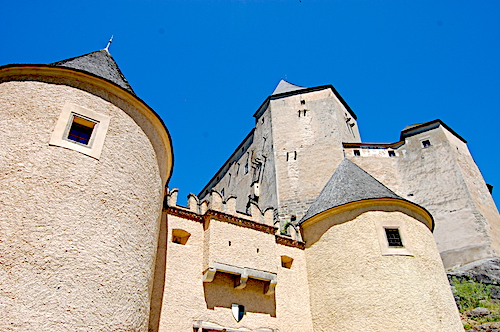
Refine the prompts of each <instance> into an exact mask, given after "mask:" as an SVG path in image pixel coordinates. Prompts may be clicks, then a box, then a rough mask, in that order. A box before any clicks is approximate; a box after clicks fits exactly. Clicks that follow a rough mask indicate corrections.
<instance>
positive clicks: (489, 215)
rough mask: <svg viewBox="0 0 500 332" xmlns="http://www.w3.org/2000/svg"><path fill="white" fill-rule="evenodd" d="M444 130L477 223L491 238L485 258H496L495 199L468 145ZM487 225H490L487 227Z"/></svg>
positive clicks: (498, 222) (499, 249) (499, 223)
mask: <svg viewBox="0 0 500 332" xmlns="http://www.w3.org/2000/svg"><path fill="white" fill-rule="evenodd" d="M442 130H443V132H444V134H445V135H446V138H447V139H448V142H449V145H450V149H451V150H452V151H453V152H454V153H455V158H456V160H457V163H458V166H459V167H460V170H461V173H462V176H463V179H464V181H465V185H466V186H467V189H468V192H469V195H470V199H471V200H472V202H473V204H474V205H475V208H476V209H477V212H475V213H474V215H475V221H476V223H477V224H478V226H483V227H484V228H483V229H482V232H484V233H486V234H487V235H488V237H489V239H488V242H487V243H488V244H489V245H490V246H491V248H488V249H486V252H483V255H484V256H483V257H492V256H495V257H496V256H498V254H499V253H500V215H499V214H498V210H497V207H496V205H495V202H494V201H493V197H492V196H491V194H490V192H489V190H488V187H487V186H486V182H485V181H484V179H483V176H482V174H481V172H480V170H479V168H478V167H477V165H476V163H475V162H474V159H473V158H472V156H471V154H470V152H469V149H468V147H467V144H465V143H464V142H463V141H461V140H459V139H458V138H457V137H456V136H455V135H453V134H452V133H450V132H449V131H448V130H447V129H446V128H443V129H442ZM485 223H487V224H488V225H485ZM460 254H461V253H456V255H454V256H457V255H460ZM483 257H481V258H483Z"/></svg>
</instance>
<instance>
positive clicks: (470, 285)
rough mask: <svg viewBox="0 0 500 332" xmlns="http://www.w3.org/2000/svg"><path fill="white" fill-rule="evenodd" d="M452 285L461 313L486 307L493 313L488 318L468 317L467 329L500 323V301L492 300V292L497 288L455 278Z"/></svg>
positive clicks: (465, 324)
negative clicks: (483, 324) (488, 323)
mask: <svg viewBox="0 0 500 332" xmlns="http://www.w3.org/2000/svg"><path fill="white" fill-rule="evenodd" d="M451 284H452V285H453V288H452V289H453V295H455V300H456V302H457V306H458V310H459V311H460V312H461V313H463V312H465V311H467V310H472V309H474V308H477V307H484V308H487V309H489V310H490V311H491V313H490V314H489V315H487V316H482V317H468V319H467V320H468V321H467V322H465V321H464V327H465V328H466V329H469V328H471V327H473V326H474V325H477V324H482V323H486V322H500V301H499V300H496V299H493V298H491V290H492V288H493V287H495V286H493V285H485V284H483V283H481V282H478V281H473V280H464V279H458V278H453V279H452V280H451Z"/></svg>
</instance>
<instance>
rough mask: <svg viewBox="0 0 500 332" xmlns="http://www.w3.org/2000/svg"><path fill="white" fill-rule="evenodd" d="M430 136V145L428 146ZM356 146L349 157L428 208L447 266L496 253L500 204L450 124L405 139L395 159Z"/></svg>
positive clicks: (394, 188) (349, 151) (492, 255)
mask: <svg viewBox="0 0 500 332" xmlns="http://www.w3.org/2000/svg"><path fill="white" fill-rule="evenodd" d="M426 139H428V140H429V141H430V142H431V146H429V147H427V148H423V146H422V141H423V140H426ZM352 150H354V149H346V156H348V157H349V158H350V160H352V161H353V162H355V163H356V164H358V165H359V166H361V167H362V168H363V169H364V170H366V171H367V172H368V173H370V174H371V175H372V176H374V177H375V178H376V179H377V180H379V181H380V182H382V183H383V184H384V185H386V186H387V187H389V188H390V189H391V190H393V191H394V192H395V193H396V194H398V195H400V196H401V197H403V198H405V199H408V200H410V201H412V202H415V203H417V204H419V205H421V206H423V207H425V208H426V209H427V210H429V212H430V213H431V214H432V216H433V217H434V220H435V223H436V228H435V230H434V237H435V239H436V242H437V246H438V248H439V251H440V254H441V258H442V259H443V263H444V265H445V268H453V267H455V266H459V265H463V264H466V263H470V262H473V261H475V260H479V259H482V258H487V257H495V256H496V253H497V252H498V247H499V244H498V241H499V239H500V234H499V231H500V216H499V214H498V211H497V209H496V206H495V203H494V202H493V199H492V197H491V195H490V194H489V192H488V189H487V187H486V184H485V182H484V179H483V178H482V176H481V173H480V172H479V169H478V168H477V166H476V164H475V163H474V161H473V159H472V157H471V155H470V152H469V150H468V148H467V145H466V144H465V143H464V142H463V141H462V140H460V139H459V138H457V137H456V136H455V135H453V134H452V133H451V132H450V131H448V130H447V129H446V128H444V127H443V126H439V127H437V128H435V129H432V130H428V131H425V132H422V133H420V134H417V135H413V136H409V137H406V138H405V141H404V144H403V145H402V146H401V147H399V148H398V149H396V150H395V151H396V157H392V158H390V157H388V155H387V154H385V153H384V154H382V153H380V151H381V150H376V151H377V153H368V152H367V151H366V150H368V149H366V150H365V149H362V150H361V156H359V157H354V156H353V153H352ZM382 151H384V150H382ZM384 152H386V151H384Z"/></svg>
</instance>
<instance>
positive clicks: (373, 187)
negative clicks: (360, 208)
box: [299, 159, 403, 224]
mask: <svg viewBox="0 0 500 332" xmlns="http://www.w3.org/2000/svg"><path fill="white" fill-rule="evenodd" d="M373 198H396V199H403V198H401V197H399V196H398V195H396V194H395V193H394V192H392V191H391V190H390V189H389V188H387V187H386V186H384V185H383V184H382V183H380V182H378V181H377V180H376V179H375V178H374V177H373V176H371V175H370V174H368V173H367V172H365V171H364V170H363V169H362V168H360V167H359V166H358V165H356V164H355V163H353V162H352V161H350V160H349V159H344V160H343V161H342V162H341V163H340V165H339V167H338V168H337V170H336V171H335V173H333V175H332V177H331V178H330V180H328V182H327V184H326V185H325V187H324V188H323V190H322V191H321V193H320V194H319V195H318V197H317V198H316V200H315V201H314V202H313V203H312V204H311V206H310V207H309V210H307V212H306V214H305V215H304V217H303V218H302V219H301V220H300V221H299V224H301V223H303V222H304V221H306V220H307V219H309V218H311V217H313V216H315V215H317V214H319V213H321V212H324V211H326V210H329V209H331V208H334V207H337V206H341V205H344V204H347V203H351V202H357V201H362V200H366V199H373Z"/></svg>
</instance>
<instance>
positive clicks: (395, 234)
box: [385, 228, 403, 248]
mask: <svg viewBox="0 0 500 332" xmlns="http://www.w3.org/2000/svg"><path fill="white" fill-rule="evenodd" d="M385 235H386V237H387V243H388V244H389V247H391V248H394V247H399V248H401V247H403V241H401V234H399V229H398V228H386V229H385Z"/></svg>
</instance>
